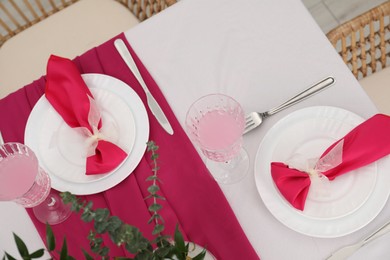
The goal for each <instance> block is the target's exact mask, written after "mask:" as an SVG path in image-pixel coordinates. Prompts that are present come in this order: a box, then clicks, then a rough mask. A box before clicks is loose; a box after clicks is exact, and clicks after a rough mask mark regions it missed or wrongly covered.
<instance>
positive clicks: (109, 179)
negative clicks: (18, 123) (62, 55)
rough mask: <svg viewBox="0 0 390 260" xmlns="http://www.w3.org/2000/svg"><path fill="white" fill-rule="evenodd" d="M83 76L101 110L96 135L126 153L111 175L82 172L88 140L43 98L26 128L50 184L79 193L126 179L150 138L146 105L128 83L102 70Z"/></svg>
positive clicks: (95, 190) (104, 188) (104, 187)
mask: <svg viewBox="0 0 390 260" xmlns="http://www.w3.org/2000/svg"><path fill="white" fill-rule="evenodd" d="M82 77H83V79H84V81H85V83H86V84H87V86H88V87H89V88H90V90H91V92H92V94H93V96H94V98H95V100H96V102H97V105H98V107H99V108H100V113H101V118H102V122H103V124H102V128H101V129H100V133H101V134H102V135H103V136H104V139H105V140H108V141H111V142H113V143H115V144H116V145H118V146H119V147H121V148H122V149H123V150H124V151H126V152H127V154H128V156H127V158H126V159H125V160H124V161H123V162H122V164H121V165H118V167H117V168H116V169H115V170H113V171H112V172H109V173H103V174H97V175H86V174H85V166H86V157H87V155H88V146H89V143H88V138H86V137H85V136H84V135H82V134H81V133H80V132H79V131H77V130H76V131H75V129H73V128H70V127H69V126H68V125H67V124H66V123H65V122H64V120H63V119H62V118H61V116H60V115H59V114H58V113H57V112H56V111H55V110H54V108H53V107H52V106H51V105H50V103H49V102H48V100H47V99H46V98H45V96H42V97H41V99H40V100H39V101H38V102H37V104H36V105H35V106H34V109H33V110H32V112H31V114H30V117H29V119H28V122H27V125H26V130H25V143H26V145H27V146H29V147H30V148H31V149H32V150H33V151H34V152H35V153H36V155H37V157H38V159H39V162H40V166H41V167H42V168H43V169H44V170H45V171H46V172H47V173H48V174H49V175H50V178H51V181H52V187H53V188H54V189H56V190H59V191H70V192H72V193H73V194H77V195H85V194H93V193H98V192H101V191H104V190H107V189H109V188H111V187H113V186H115V185H116V184H118V183H120V182H121V181H122V180H124V179H125V178H126V177H127V176H128V175H129V174H131V172H132V171H133V170H134V169H135V168H136V166H137V165H138V163H139V162H140V160H141V158H142V156H143V154H144V152H145V148H146V143H147V141H148V138H149V121H148V116H147V112H146V109H145V107H144V105H143V103H142V101H141V99H140V98H139V97H138V95H137V94H136V93H135V92H134V90H133V89H132V88H131V87H130V86H128V85H127V84H126V83H124V82H122V81H120V80H118V79H116V78H113V77H110V76H107V75H102V74H84V75H82Z"/></svg>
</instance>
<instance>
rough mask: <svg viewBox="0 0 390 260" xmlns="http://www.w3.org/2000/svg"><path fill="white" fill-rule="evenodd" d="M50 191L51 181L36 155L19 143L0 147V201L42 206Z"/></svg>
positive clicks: (25, 205) (26, 205)
mask: <svg viewBox="0 0 390 260" xmlns="http://www.w3.org/2000/svg"><path fill="white" fill-rule="evenodd" d="M49 191H50V179H49V177H48V176H47V174H46V173H45V172H43V171H42V170H41V169H40V168H39V165H38V159H37V157H36V156H35V154H34V153H33V152H32V151H31V150H30V149H29V148H28V147H27V146H24V145H22V144H19V143H6V144H4V145H2V146H0V200H1V201H10V200H13V201H15V202H17V203H19V204H21V205H22V206H24V207H34V206H36V205H38V204H40V203H41V202H42V201H43V200H44V199H45V198H46V197H47V195H48V193H49Z"/></svg>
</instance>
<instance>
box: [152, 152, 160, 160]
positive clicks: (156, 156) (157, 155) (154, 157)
mask: <svg viewBox="0 0 390 260" xmlns="http://www.w3.org/2000/svg"><path fill="white" fill-rule="evenodd" d="M158 157H159V154H158V153H155V154H152V156H151V157H150V158H152V160H157V159H158Z"/></svg>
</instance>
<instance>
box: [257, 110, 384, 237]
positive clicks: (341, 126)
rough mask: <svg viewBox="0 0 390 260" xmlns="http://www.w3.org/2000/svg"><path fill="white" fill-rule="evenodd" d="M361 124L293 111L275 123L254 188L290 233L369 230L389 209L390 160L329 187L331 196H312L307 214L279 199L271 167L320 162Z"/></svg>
mask: <svg viewBox="0 0 390 260" xmlns="http://www.w3.org/2000/svg"><path fill="white" fill-rule="evenodd" d="M361 122H363V118H361V117H359V116H357V115H355V114H353V113H351V112H349V111H346V110H343V109H340V108H335V107H310V108H305V109H302V110H298V111H295V112H293V113H291V114H290V115H288V116H286V117H285V118H283V119H281V120H280V121H279V122H278V123H276V124H275V125H274V126H273V127H272V128H271V129H270V131H269V132H268V133H267V134H266V136H265V137H264V139H263V141H262V142H261V144H260V147H259V149H258V152H257V155H256V161H255V180H256V186H257V188H258V191H259V193H260V196H261V197H262V199H263V201H264V203H265V205H266V207H267V208H268V209H269V210H270V211H271V213H272V214H273V215H274V216H275V217H276V218H277V219H278V220H279V221H281V222H282V223H283V224H285V225H286V226H288V227H290V228H291V229H293V230H295V231H297V232H300V233H303V234H306V235H310V236H315V237H338V236H343V235H346V234H349V233H351V232H353V231H356V230H358V229H360V228H362V227H363V226H365V225H366V224H368V223H369V222H370V221H371V220H372V219H373V218H374V217H375V216H376V215H377V214H379V212H380V211H381V210H382V208H383V206H384V204H385V203H386V201H387V199H388V196H389V191H390V189H389V188H388V185H387V183H389V181H390V177H389V175H388V174H384V173H383V171H386V169H388V168H387V167H390V159H389V157H385V158H383V159H381V160H379V161H377V162H376V163H373V164H370V165H368V166H366V167H363V168H360V169H358V170H355V171H354V172H351V173H348V174H344V175H342V176H339V177H337V178H336V179H335V180H334V181H331V184H330V187H329V188H330V190H329V191H330V192H329V194H330V195H329V194H327V195H326V196H319V195H318V194H315V192H314V193H313V192H310V193H309V195H308V198H307V200H306V205H305V210H304V211H300V210H297V209H295V208H293V207H292V206H291V205H290V204H289V203H288V202H287V201H286V200H285V199H284V198H283V196H282V195H281V194H280V193H279V190H278V189H277V187H276V186H275V184H274V182H273V180H272V176H271V172H270V163H271V162H276V161H279V162H286V161H287V160H288V159H289V158H290V157H291V156H292V155H295V154H302V155H304V156H310V158H308V159H311V158H315V157H317V158H318V157H319V156H320V155H321V154H322V152H323V151H324V150H325V149H326V148H327V147H328V146H329V145H331V144H332V143H334V142H335V141H336V140H338V139H340V138H342V137H343V136H344V135H345V134H347V133H348V132H349V131H350V130H352V128H354V127H355V126H356V125H358V124H360V123H361Z"/></svg>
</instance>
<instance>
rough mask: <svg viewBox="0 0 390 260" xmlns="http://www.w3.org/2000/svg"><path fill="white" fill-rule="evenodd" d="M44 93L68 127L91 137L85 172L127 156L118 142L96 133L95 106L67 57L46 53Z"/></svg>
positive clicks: (97, 116)
mask: <svg viewBox="0 0 390 260" xmlns="http://www.w3.org/2000/svg"><path fill="white" fill-rule="evenodd" d="M45 96H46V98H47V100H48V101H49V102H50V104H51V105H52V106H53V107H54V109H55V110H56V111H57V112H58V114H60V116H61V117H62V118H63V119H64V121H65V122H66V123H67V124H68V125H69V126H70V127H72V128H75V129H78V130H79V131H80V132H81V133H83V134H84V135H85V136H86V137H88V138H93V139H94V141H93V143H92V144H91V145H92V146H93V147H91V150H92V152H93V154H91V155H88V157H87V159H86V160H87V163H86V174H87V175H89V174H100V173H108V172H110V171H112V170H114V169H115V168H116V167H117V166H118V165H119V164H120V163H121V162H122V161H123V160H124V159H125V158H126V157H127V153H126V152H125V151H123V150H122V149H121V148H120V147H119V146H117V145H115V144H113V143H111V142H108V141H105V140H103V139H100V137H98V134H99V129H100V128H101V126H102V119H101V117H100V113H99V108H98V107H97V105H96V104H95V102H94V98H93V95H92V93H91V92H90V90H89V88H88V86H87V85H86V84H85V83H84V80H83V78H82V77H81V75H80V72H79V70H78V69H77V67H76V65H75V64H74V63H73V62H72V61H71V60H69V59H66V58H61V57H58V56H54V55H52V56H50V58H49V61H48V64H47V75H46V88H45Z"/></svg>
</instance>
